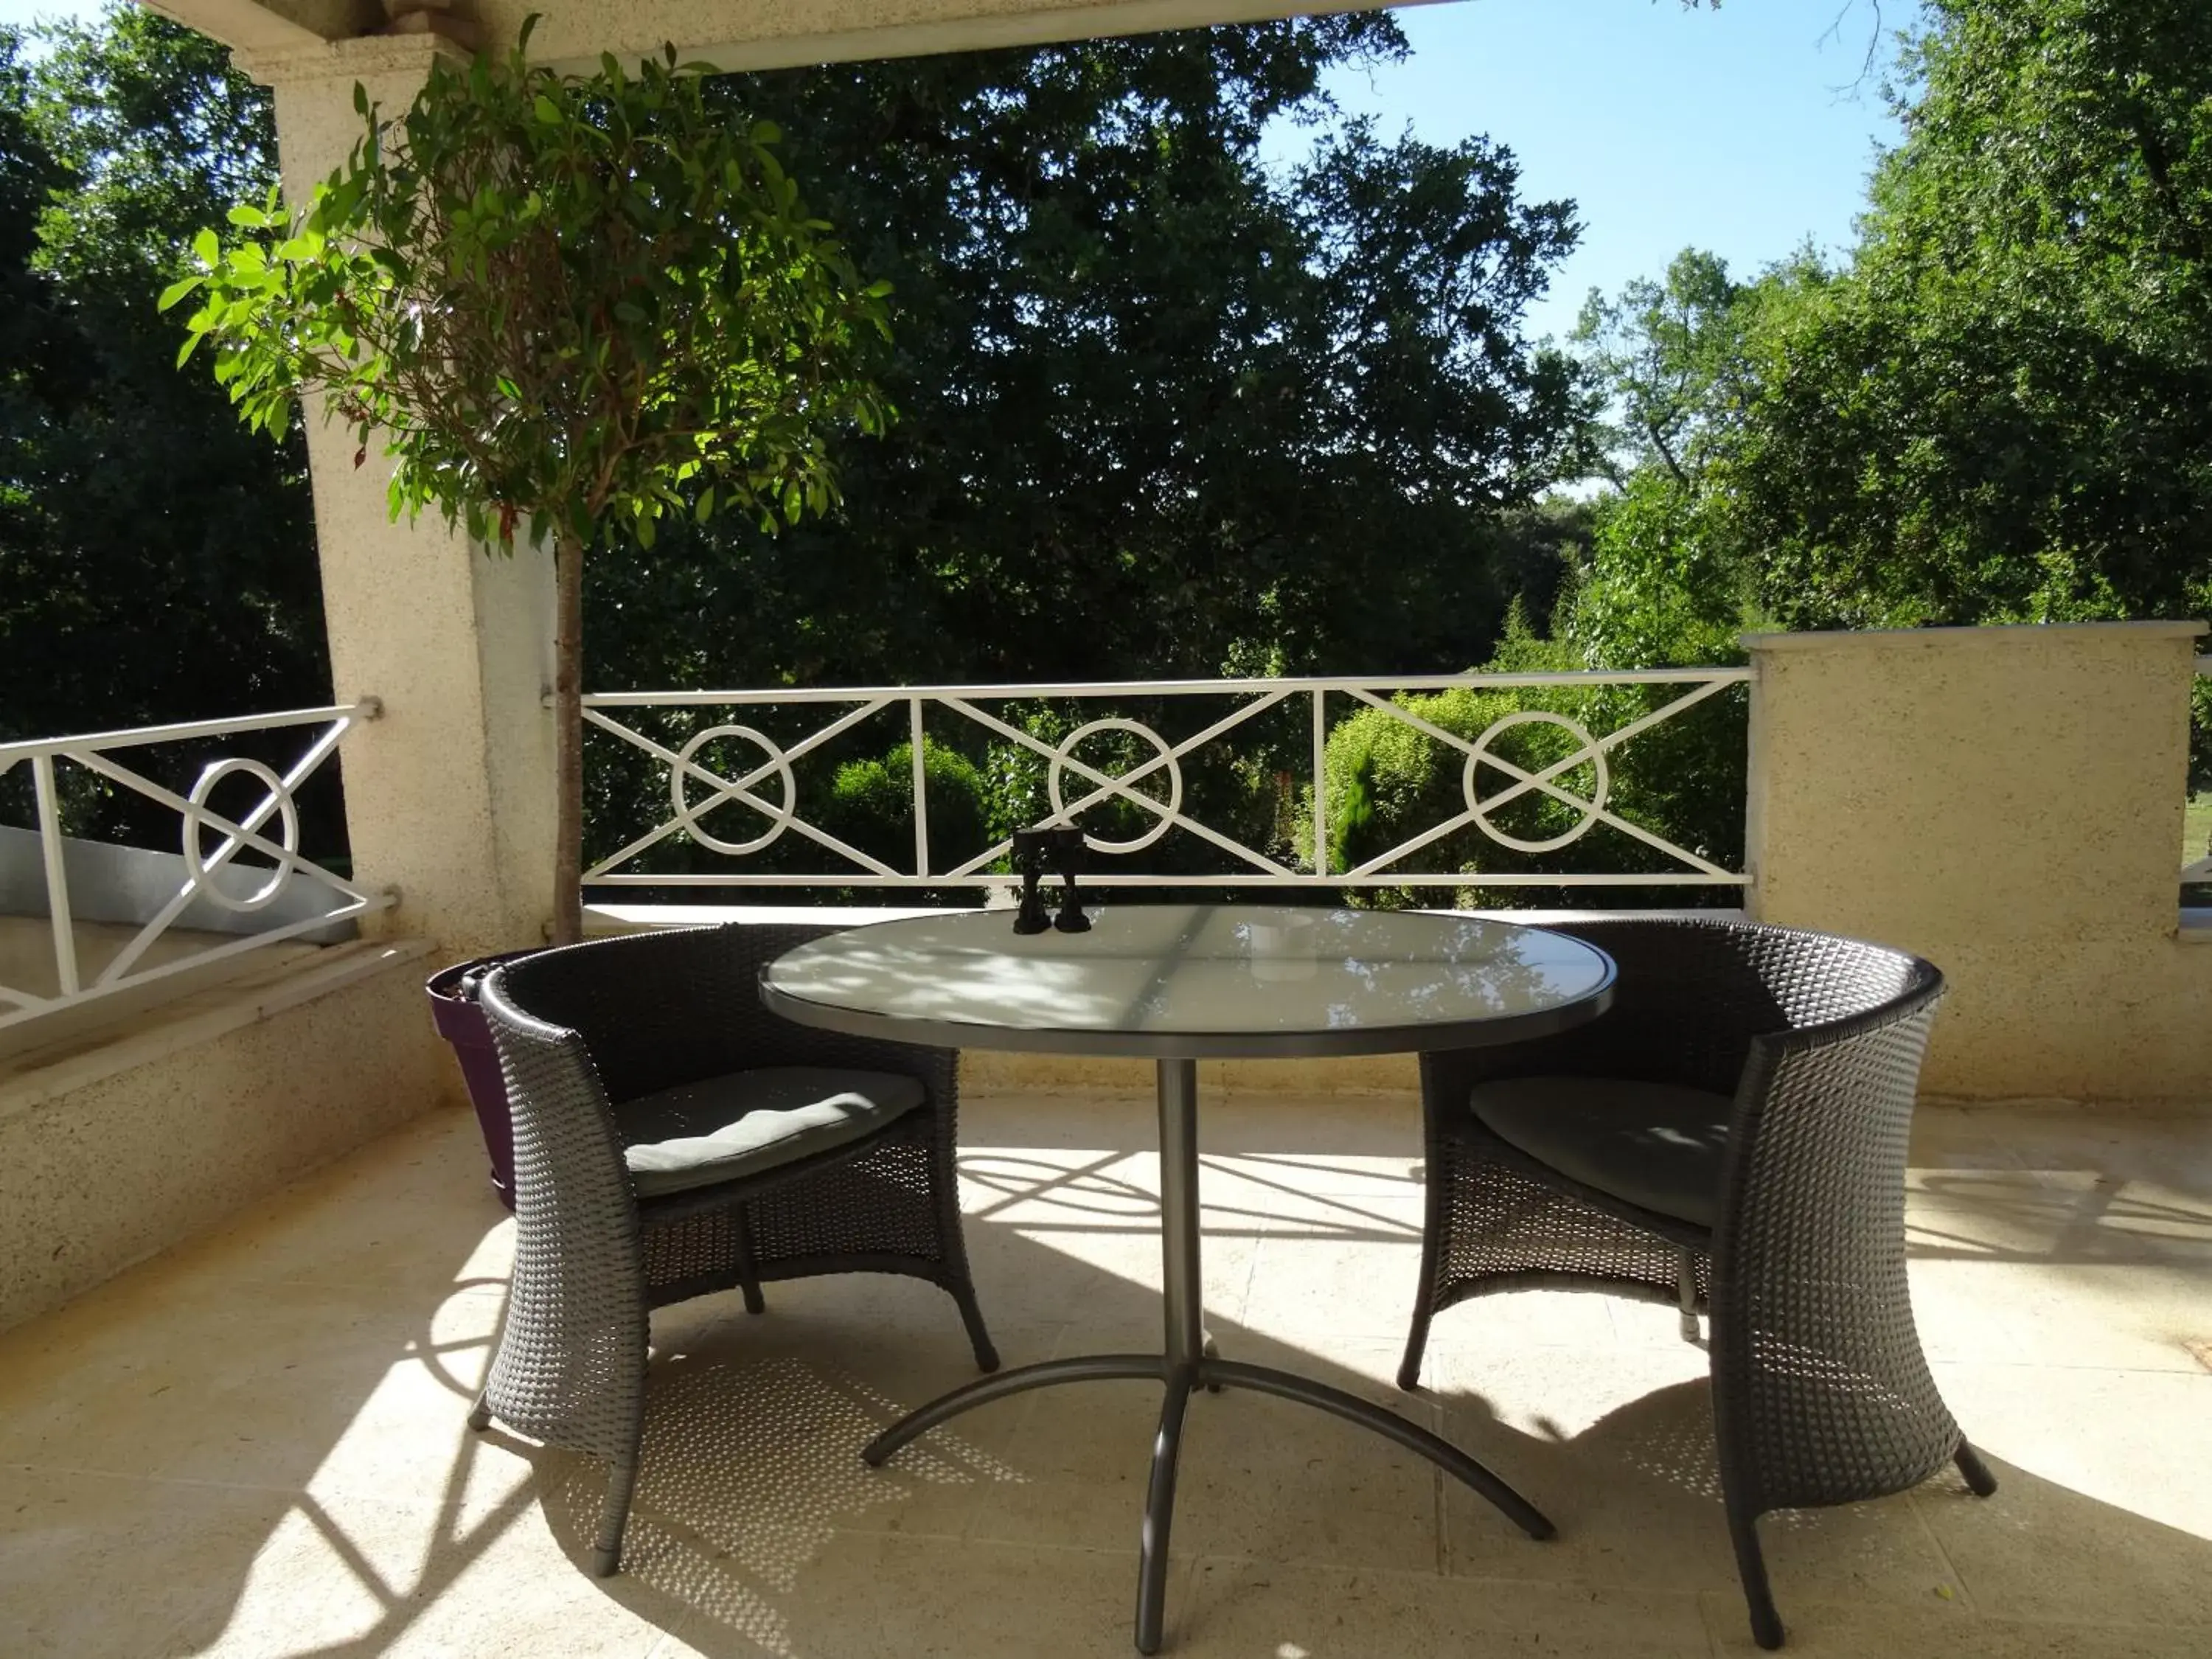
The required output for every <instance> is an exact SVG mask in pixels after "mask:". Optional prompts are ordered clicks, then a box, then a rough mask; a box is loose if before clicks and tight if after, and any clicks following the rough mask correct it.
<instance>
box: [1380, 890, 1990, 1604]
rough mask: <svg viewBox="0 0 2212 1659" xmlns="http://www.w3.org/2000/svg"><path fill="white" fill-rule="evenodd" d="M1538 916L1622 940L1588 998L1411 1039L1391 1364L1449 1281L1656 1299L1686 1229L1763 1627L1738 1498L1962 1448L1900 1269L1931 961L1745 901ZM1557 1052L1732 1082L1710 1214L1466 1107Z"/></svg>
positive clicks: (1899, 1480) (1866, 1478)
mask: <svg viewBox="0 0 2212 1659" xmlns="http://www.w3.org/2000/svg"><path fill="white" fill-rule="evenodd" d="M1560 931H1562V932H1565V933H1572V934H1574V935H1576V936H1577V937H1578V938H1581V939H1587V940H1589V942H1590V943H1592V944H1594V945H1598V946H1599V947H1600V948H1601V949H1602V950H1604V951H1607V952H1608V953H1609V954H1610V955H1611V956H1612V957H1613V960H1614V962H1615V963H1617V964H1618V966H1619V969H1620V975H1619V979H1618V981H1616V984H1615V987H1614V1002H1613V1007H1612V1009H1611V1010H1610V1011H1609V1012H1607V1013H1606V1014H1605V1015H1603V1016H1602V1017H1601V1018H1598V1019H1597V1020H1595V1021H1593V1022H1591V1023H1590V1024H1587V1025H1583V1026H1581V1027H1578V1028H1577V1029H1576V1030H1573V1031H1571V1032H1567V1033H1564V1034H1562V1035H1560V1036H1554V1037H1547V1038H1544V1039H1541V1040H1540V1041H1537V1042H1528V1043H1522V1044H1518V1045H1515V1046H1512V1047H1506V1048H1483V1049H1472V1050H1463V1051H1457V1052H1453V1053H1449V1054H1428V1055H1424V1056H1423V1058H1422V1066H1421V1082H1422V1104H1423V1115H1424V1121H1425V1134H1426V1141H1427V1152H1428V1160H1429V1162H1428V1169H1429V1196H1428V1218H1427V1225H1426V1228H1425V1238H1424V1251H1423V1265H1422V1283H1421V1285H1420V1289H1419V1298H1418V1301H1417V1305H1416V1309H1415V1312H1414V1316H1413V1330H1412V1333H1411V1334H1410V1337H1409V1340H1408V1342H1407V1352H1406V1357H1405V1361H1404V1364H1403V1366H1402V1367H1401V1370H1400V1373H1399V1377H1400V1381H1401V1383H1403V1384H1404V1385H1405V1386H1407V1387H1409V1388H1410V1387H1412V1386H1413V1384H1414V1383H1415V1382H1416V1381H1417V1380H1418V1377H1419V1369H1420V1362H1421V1355H1422V1352H1423V1349H1424V1347H1425V1343H1426V1340H1427V1334H1428V1323H1429V1320H1430V1319H1431V1316H1433V1315H1434V1314H1436V1313H1437V1312H1439V1311H1441V1310H1443V1309H1445V1308H1448V1307H1449V1306H1451V1305H1452V1304H1454V1303H1456V1302H1460V1301H1463V1300H1465V1299H1466V1298H1468V1297H1474V1296H1479V1295H1481V1294H1483V1293H1485V1292H1487V1291H1500V1290H1510V1289H1516V1288H1520V1287H1522V1286H1529V1285H1555V1286H1568V1287H1581V1288H1595V1289H1600V1290H1606V1291H1613V1292H1616V1293H1620V1294H1626V1295H1631V1296H1637V1297H1649V1298H1653V1299H1660V1300H1665V1301H1668V1302H1673V1301H1674V1300H1676V1299H1677V1297H1678V1294H1679V1291H1678V1284H1679V1280H1678V1273H1679V1270H1680V1263H1681V1260H1682V1254H1683V1252H1685V1251H1686V1252H1688V1254H1689V1257H1690V1263H1691V1267H1692V1273H1693V1276H1694V1289H1695V1300H1696V1304H1697V1305H1698V1306H1699V1308H1701V1309H1702V1310H1705V1311H1707V1312H1709V1313H1710V1314H1711V1321H1712V1326H1711V1351H1712V1368H1713V1401H1714V1415H1715V1425H1716V1428H1717V1433H1718V1439H1719V1450H1720V1462H1721V1472H1722V1480H1723V1487H1724V1489H1725V1492H1726V1496H1727V1498H1728V1507H1729V1515H1730V1520H1731V1528H1732V1530H1733V1531H1734V1532H1735V1534H1736V1537H1737V1547H1738V1551H1739V1554H1740V1558H1741V1559H1742V1560H1743V1562H1744V1565H1745V1580H1746V1589H1747V1594H1748V1595H1749V1596H1750V1599H1751V1601H1752V1603H1753V1625H1754V1628H1755V1630H1757V1631H1758V1632H1759V1635H1760V1639H1761V1640H1762V1641H1763V1642H1764V1641H1767V1640H1768V1638H1770V1637H1771V1639H1772V1641H1776V1642H1778V1641H1779V1640H1780V1639H1781V1638H1780V1625H1779V1623H1778V1620H1776V1619H1775V1617H1774V1614H1773V1610H1772V1604H1771V1599H1769V1598H1768V1596H1767V1595H1766V1591H1765V1575H1764V1571H1763V1569H1762V1568H1761V1567H1760V1566H1759V1559H1758V1553H1757V1545H1756V1541H1755V1539H1754V1538H1753V1536H1752V1534H1751V1531H1750V1527H1751V1522H1752V1521H1753V1520H1754V1519H1755V1518H1756V1517H1757V1516H1759V1515H1761V1514H1763V1513H1765V1511H1767V1510H1774V1509H1783V1508H1795V1507H1800V1506H1805V1505H1812V1504H1844V1503H1852V1502H1857V1501H1858V1500H1860V1499H1863V1498H1877V1497H1881V1496H1882V1495H1884V1494H1887V1493H1889V1492H1899V1491H1902V1490H1903V1489H1905V1488H1906V1487H1908V1486H1913V1485H1915V1484H1917V1482H1919V1481H1921V1480H1924V1479H1925V1478H1926V1477H1927V1476H1929V1474H1933V1473H1934V1472H1935V1471H1936V1469H1938V1468H1941V1467H1942V1465H1943V1464H1944V1463H1945V1462H1947V1461H1948V1460H1950V1459H1951V1458H1953V1457H1954V1455H1958V1456H1960V1457H1961V1459H1962V1467H1963V1466H1964V1460H1970V1459H1971V1455H1972V1454H1971V1451H1970V1450H1962V1444H1963V1443H1962V1440H1961V1437H1960V1431H1959V1427H1958V1425H1957V1424H1956V1423H1955V1422H1954V1420H1953V1419H1952V1417H1951V1414H1950V1413H1949V1411H1948V1409H1947V1408H1946V1407H1945V1406H1944V1404H1943V1401H1942V1396H1941V1395H1939V1394H1938V1393H1937V1392H1936V1385H1935V1383H1934V1380H1933V1379H1932V1377H1931V1376H1929V1370H1928V1364H1927V1361H1926V1359H1925V1358H1924V1357H1923V1353H1922V1350H1921V1346H1920V1339H1919V1333H1918V1331H1917V1328H1916V1327H1915V1325H1914V1323H1913V1318H1912V1304H1911V1294H1910V1291H1909V1289H1908V1287H1907V1285H1906V1279H1905V1158H1906V1153H1907V1150H1908V1142H1909V1139H1910V1134H1911V1121H1912V1107H1913V1097H1914V1091H1915V1087H1916V1085H1917V1080H1918V1077H1919V1071H1920V1060H1921V1055H1922V1053H1923V1049H1924V1048H1925V1047H1926V1044H1927V1039H1928V1030H1929V1024H1931V1023H1932V1021H1933V1019H1934V1017H1935V1012H1936V1001H1937V1000H1938V999H1939V998H1940V996H1941V995H1942V975H1940V974H1938V973H1937V972H1936V969H1934V968H1932V967H1930V966H1929V964H1928V963H1924V962H1922V961H1920V960H1918V959H1917V958H1916V957H1910V956H1906V955H1904V954H1903V953H1901V952H1899V951H1887V950H1883V949H1881V948H1880V947H1878V946H1875V945H1864V944H1861V943H1858V942H1857V941H1854V940H1850V939H1834V938H1830V937H1828V936H1826V935H1824V934H1817V933H1799V932H1794V931H1791V930H1787V929H1782V928H1771V927H1753V926H1750V925H1747V924H1742V923H1730V922H1723V921H1711V922H1703V921H1590V922H1586V923H1581V922H1578V923H1575V924H1572V925H1570V926H1567V927H1564V928H1562V929H1561V930H1560ZM1558 1075H1577V1076H1586V1077H1607V1078H1620V1079H1637V1080H1641V1081H1648V1082H1659V1083H1672V1084H1679V1085H1686V1086H1688V1087H1692V1088H1699V1089H1705V1090H1710V1091H1713V1092H1715V1093H1719V1094H1725V1095H1729V1096H1730V1097H1733V1099H1734V1101H1735V1109H1734V1114H1733V1116H1732V1119H1731V1129H1730V1136H1729V1152H1728V1156H1727V1158H1726V1160H1725V1162H1724V1164H1723V1170H1722V1175H1721V1180H1722V1201H1721V1206H1720V1221H1719V1225H1718V1226H1717V1228H1716V1230H1715V1231H1713V1232H1712V1233H1711V1234H1710V1235H1708V1234H1706V1233H1705V1231H1703V1230H1702V1229H1699V1228H1697V1227H1695V1226H1693V1225H1690V1224H1687V1223H1685V1222H1682V1221H1680V1220H1678V1219H1675V1218H1671V1217H1665V1216H1658V1215H1653V1214H1651V1213H1650V1212H1644V1211H1641V1210H1639V1209H1638V1208H1637V1207H1635V1206H1632V1205H1629V1204H1626V1203H1624V1202H1622V1201H1621V1200H1619V1199H1617V1198H1614V1197H1613V1196H1611V1195H1610V1194H1603V1193H1597V1192H1594V1191H1592V1190H1590V1189H1589V1188H1584V1187H1582V1186H1580V1185H1578V1184H1577V1182H1573V1181H1571V1180H1570V1179H1569V1178H1567V1177H1566V1176H1563V1175H1561V1174H1559V1172H1558V1171H1556V1170H1551V1169H1549V1168H1548V1167H1547V1166H1546V1165H1544V1164H1541V1163H1538V1162H1537V1161H1535V1160H1534V1159H1533V1158H1528V1156H1527V1155H1526V1154H1524V1153H1522V1152H1519V1151H1518V1150H1516V1148H1514V1147H1512V1146H1508V1145H1507V1144H1506V1143H1505V1142H1504V1141H1503V1140H1500V1139H1498V1138H1497V1137H1496V1136H1494V1135H1492V1134H1491V1133H1489V1132H1488V1130H1486V1128H1485V1127H1483V1125H1482V1123H1481V1122H1480V1120H1478V1119H1477V1118H1476V1117H1475V1116H1474V1113H1473V1112H1472V1111H1471V1110H1470V1109H1469V1108H1468V1093H1469V1091H1471V1090H1472V1089H1473V1088H1474V1086H1475V1085H1478V1084H1480V1083H1483V1082H1486V1081H1489V1080H1492V1079H1502V1078H1509V1077H1534V1076H1558ZM1970 1479H1972V1477H1970ZM1984 1479H1985V1477H1984ZM1977 1489H1980V1488H1979V1487H1978V1488H1977Z"/></svg>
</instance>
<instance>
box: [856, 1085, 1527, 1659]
mask: <svg viewBox="0 0 2212 1659" xmlns="http://www.w3.org/2000/svg"><path fill="white" fill-rule="evenodd" d="M1159 1104H1160V1212H1161V1228H1160V1254H1161V1269H1162V1271H1161V1285H1162V1298H1161V1299H1162V1304H1163V1309H1164V1314H1165V1320H1166V1328H1167V1330H1166V1341H1165V1345H1164V1352H1160V1353H1103V1354H1087V1355H1085V1356H1082V1357H1081V1358H1071V1359H1048V1360H1046V1361H1045V1362H1044V1363H1043V1364H1037V1365H1024V1366H1022V1367H1021V1368H1020V1369H1019V1370H1011V1371H1001V1372H1000V1373H999V1374H998V1375H996V1376H986V1377H982V1378H981V1379H979V1380H978V1381H976V1382H974V1383H969V1384H968V1385H967V1386H966V1387H964V1388H959V1389H954V1390H953V1391H952V1392H951V1393H950V1394H948V1395H944V1396H942V1397H941V1398H939V1399H937V1400H933V1401H931V1402H930V1403H929V1404H928V1405H927V1406H923V1407H921V1408H920V1409H918V1410H916V1411H914V1412H911V1413H908V1415H907V1416H905V1417H903V1418H902V1419H899V1421H897V1422H896V1423H895V1424H893V1425H891V1426H890V1428H888V1429H886V1430H884V1431H883V1433H881V1434H879V1435H878V1436H877V1437H875V1438H874V1439H873V1440H872V1441H870V1442H869V1443H868V1444H867V1446H866V1449H864V1450H863V1451H862V1452H861V1454H860V1455H861V1456H862V1457H864V1458H865V1459H866V1460H867V1462H869V1463H871V1464H875V1465H879V1464H881V1463H883V1462H884V1461H885V1460H886V1459H887V1458H889V1457H890V1456H891V1455H893V1454H894V1453H896V1451H897V1450H898V1449H900V1448H901V1447H902V1446H904V1445H906V1444H907V1443H908V1442H910V1441H913V1440H915V1439H916V1438H918V1437H921V1435H924V1434H927V1432H928V1431H930V1430H932V1429H933V1428H936V1427H937V1426H938V1425H939V1424H942V1423H946V1422H949V1421H951V1419H953V1418H956V1417H957V1416H959V1415H960V1414H961V1413H963V1412H966V1411H970V1410H972V1409H974V1408H975V1407H977V1406H981V1405H987V1404H988V1403H989V1402H990V1401H994V1400H1003V1399H1005V1398H1006V1397H1007V1396H1008V1395H1016V1394H1022V1393H1025V1392H1026V1391H1027V1390H1029V1389H1042V1388H1050V1387H1053V1386H1054V1385H1055V1384H1058V1383H1099V1382H1108V1381H1123V1380H1127V1379H1131V1378H1146V1379H1150V1380H1151V1381H1153V1382H1157V1383H1162V1384H1164V1386H1165V1387H1166V1389H1167V1398H1166V1400H1165V1401H1163V1402H1162V1404H1161V1407H1160V1427H1159V1433H1158V1437H1156V1438H1155V1439H1154V1441H1153V1443H1152V1484H1151V1486H1150V1487H1149V1489H1148V1490H1147V1492H1146V1498H1145V1521H1144V1530H1143V1533H1142V1534H1141V1535H1140V1543H1139V1561H1138V1568H1137V1632H1136V1637H1137V1651H1138V1652H1139V1653H1157V1652H1158V1651H1159V1646H1160V1630H1161V1625H1162V1622H1163V1619H1164V1613H1165V1608H1164V1606H1163V1605H1162V1603H1163V1601H1164V1597H1165V1593H1166V1587H1167V1571H1168V1533H1169V1530H1170V1527H1171V1526H1172V1525H1173V1524H1174V1521H1175V1490H1176V1456H1177V1455H1178V1453H1179V1452H1180V1451H1181V1449H1182V1419H1183V1412H1184V1409H1185V1407H1188V1405H1189V1403H1190V1396H1191V1395H1193V1394H1194V1392H1196V1391H1197V1390H1198V1389H1214V1390H1219V1389H1251V1390H1252V1391H1254V1392H1255V1393H1258V1394H1272V1395H1279V1397H1281V1398H1282V1399H1285V1400H1295V1401H1299V1402H1300V1403H1301V1404H1303V1405H1308V1406H1312V1407H1316V1408H1317V1409H1319V1410H1321V1411H1325V1412H1328V1413H1333V1414H1334V1415H1335V1416H1338V1417H1341V1418H1343V1419H1346V1421H1348V1422H1352V1423H1357V1424H1358V1425H1361V1426H1362V1427H1364V1428H1367V1429H1371V1430H1373V1431H1375V1432H1376V1433H1377V1434H1379V1435H1382V1436H1383V1437H1385V1438H1386V1439H1389V1440H1395V1441H1396V1442H1397V1443H1398V1444H1400V1445H1401V1446H1403V1447H1405V1448H1406V1449H1407V1450H1408V1451H1413V1452H1418V1453H1419V1454H1420V1455H1422V1456H1423V1457H1425V1458H1427V1459H1428V1460H1429V1461H1430V1462H1431V1463H1434V1464H1436V1465H1437V1467H1438V1468H1441V1469H1443V1471H1444V1472H1445V1473H1446V1474H1451V1475H1454V1476H1455V1477H1457V1478H1458V1479H1459V1480H1462V1481H1464V1482H1466V1484H1467V1485H1468V1486H1471V1487H1473V1488H1474V1490H1475V1491H1476V1492H1480V1494H1481V1495H1482V1496H1483V1497H1485V1498H1488V1499H1489V1500H1490V1501H1491V1502H1492V1504H1496V1505H1497V1506H1498V1508H1499V1509H1500V1510H1503V1511H1504V1513H1505V1515H1506V1516H1507V1517H1508V1518H1509V1519H1510V1520H1511V1521H1512V1522H1514V1524H1515V1525H1516V1526H1518V1527H1519V1528H1521V1529H1522V1531H1523V1532H1525V1533H1527V1534H1528V1535H1529V1536H1530V1537H1531V1538H1540V1539H1541V1538H1549V1537H1551V1536H1552V1534H1553V1527H1552V1523H1551V1522H1549V1521H1547V1520H1546V1519H1545V1518H1544V1516H1542V1515H1541V1513H1539V1512H1538V1511H1537V1510H1536V1509H1535V1507H1534V1505H1533V1504H1530V1503H1529V1502H1528V1499H1526V1498H1523V1497H1522V1496H1521V1494H1520V1493H1519V1492H1515V1491H1514V1490H1513V1488H1512V1487H1510V1486H1507V1485H1506V1484H1505V1482H1504V1481H1503V1480H1499V1479H1498V1477H1497V1476H1496V1475H1495V1474H1492V1473H1491V1472H1490V1471H1489V1470H1488V1469H1486V1468H1484V1467H1483V1466H1482V1465H1481V1464H1480V1463H1478V1462H1475V1460H1474V1458H1472V1457H1469V1456H1468V1455H1467V1454H1466V1453H1465V1452H1463V1451H1462V1450H1460V1449H1459V1448H1458V1447H1456V1446H1455V1445H1453V1444H1452V1443H1450V1442H1449V1441H1448V1440H1445V1439H1443V1437H1440V1436H1437V1435H1434V1434H1431V1433H1430V1432H1429V1431H1427V1430H1426V1429H1424V1428H1420V1427H1419V1426H1417V1425H1414V1424H1412V1423H1409V1422H1407V1420H1406V1419H1404V1418H1402V1417H1400V1416H1398V1415H1397V1414H1396V1413H1392V1412H1387V1411H1385V1410H1383V1408H1382V1407H1380V1406H1376V1405H1371V1404H1370V1403H1369V1402H1368V1401H1364V1400H1361V1399H1359V1398H1358V1397H1357V1396H1355V1395H1349V1394H1346V1393H1345V1392H1344V1391H1343V1390H1342V1389H1332V1388H1330V1387H1328V1385H1327V1384H1326V1383H1316V1382H1314V1381H1312V1380H1311V1379H1310V1378H1308V1377H1304V1376H1298V1375H1297V1374H1296V1373H1295V1372H1291V1371H1285V1370H1275V1369H1273V1367H1270V1366H1266V1365H1247V1364H1239V1363H1238V1362H1237V1361H1236V1360H1233V1359H1222V1358H1217V1357H1216V1356H1215V1355H1214V1353H1213V1351H1212V1343H1211V1341H1210V1340H1208V1338H1207V1337H1206V1330H1205V1302H1204V1293H1203V1291H1202V1290H1201V1288H1200V1279H1199V1222H1198V1062H1197V1061H1196V1060H1161V1061H1160V1062H1159Z"/></svg>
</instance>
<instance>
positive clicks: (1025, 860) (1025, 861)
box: [1013, 829, 1054, 933]
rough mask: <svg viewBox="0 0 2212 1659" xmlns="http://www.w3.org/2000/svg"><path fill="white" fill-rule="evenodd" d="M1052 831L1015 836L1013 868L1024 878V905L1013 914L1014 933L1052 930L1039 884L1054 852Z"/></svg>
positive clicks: (1020, 832) (1016, 833)
mask: <svg viewBox="0 0 2212 1659" xmlns="http://www.w3.org/2000/svg"><path fill="white" fill-rule="evenodd" d="M1052 836H1053V832H1052V831H1051V830H1049V829H1017V830H1015V831H1014V834H1013V843H1014V869H1015V870H1016V871H1017V872H1018V873H1019V874H1020V876H1021V878H1022V902H1021V905H1020V908H1018V909H1016V910H1015V912H1014V931H1015V932H1016V933H1045V932H1048V930H1049V929H1050V928H1051V927H1052V918H1051V917H1049V916H1048V915H1045V910H1044V895H1043V893H1042V892H1041V891H1039V890H1038V887H1037V884H1038V883H1039V882H1040V881H1042V879H1043V878H1044V870H1045V861H1046V860H1047V859H1048V857H1049V856H1050V855H1051V854H1052V853H1053V851H1054V848H1053V844H1052Z"/></svg>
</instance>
